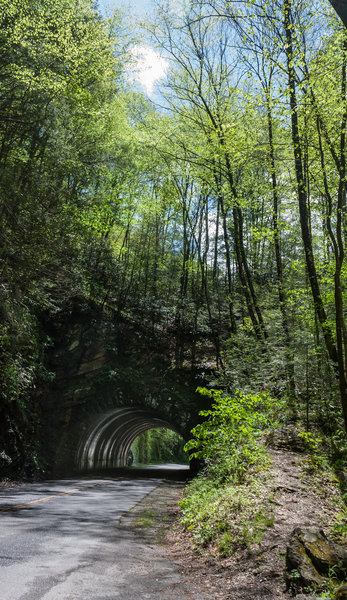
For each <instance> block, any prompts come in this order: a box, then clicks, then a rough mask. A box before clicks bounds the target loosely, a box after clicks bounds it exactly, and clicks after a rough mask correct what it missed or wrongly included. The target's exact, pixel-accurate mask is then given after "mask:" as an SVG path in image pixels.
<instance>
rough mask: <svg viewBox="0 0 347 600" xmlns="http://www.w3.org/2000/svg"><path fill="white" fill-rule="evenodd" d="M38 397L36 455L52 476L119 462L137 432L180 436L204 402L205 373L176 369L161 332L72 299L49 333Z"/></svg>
mask: <svg viewBox="0 0 347 600" xmlns="http://www.w3.org/2000/svg"><path fill="white" fill-rule="evenodd" d="M51 336H52V339H53V340H54V345H53V348H52V351H51V355H50V360H49V369H50V371H51V372H53V373H54V379H53V381H52V383H51V384H50V385H49V386H47V389H46V391H45V393H44V394H43V395H42V401H41V422H42V432H41V440H40V442H41V454H42V456H43V457H44V459H45V461H46V464H47V467H48V469H49V470H50V472H51V473H52V474H54V475H64V476H65V475H69V474H72V473H73V472H81V471H88V470H89V471H91V470H93V469H94V470H97V469H108V468H113V467H116V466H122V465H124V464H125V460H126V456H127V451H128V449H130V446H131V444H132V442H133V441H134V439H136V437H137V436H138V435H139V434H140V433H142V432H144V431H146V430H147V429H152V428H156V427H166V428H168V429H171V430H173V431H176V433H178V434H179V435H180V436H181V437H182V438H183V439H184V440H188V439H189V438H190V437H191V434H190V432H191V429H192V428H193V427H195V426H196V424H197V423H199V422H200V421H201V417H200V416H199V411H200V410H202V409H206V408H208V407H209V405H210V401H209V399H208V398H207V397H205V396H201V395H200V394H198V393H197V392H196V388H197V387H198V386H202V387H203V386H204V384H205V375H206V371H205V368H204V369H201V370H200V369H198V368H197V367H196V368H192V366H190V365H189V364H185V365H181V366H179V367H177V366H176V365H175V364H174V358H173V355H172V352H173V350H172V349H173V348H174V345H173V344H172V339H171V338H170V337H169V336H166V335H165V336H164V335H163V332H161V331H159V332H156V331H152V330H151V329H148V327H146V326H145V325H144V324H139V323H132V322H130V321H129V320H127V319H125V318H123V317H121V316H120V315H118V314H114V313H113V312H111V311H105V310H103V309H100V307H98V306H95V305H94V304H92V303H91V305H90V306H89V305H87V306H86V305H83V306H79V305H78V304H77V305H76V307H75V309H74V310H73V311H72V312H71V314H70V315H69V318H68V319H66V317H64V320H63V321H62V323H61V324H57V326H56V330H55V331H52V332H51Z"/></svg>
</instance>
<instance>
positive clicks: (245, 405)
mask: <svg viewBox="0 0 347 600" xmlns="http://www.w3.org/2000/svg"><path fill="white" fill-rule="evenodd" d="M198 391H199V392H200V394H202V395H204V396H210V397H211V398H213V404H212V407H211V409H210V410H204V411H201V412H200V413H199V414H200V415H201V416H203V417H208V419H207V420H206V421H204V422H203V423H200V424H199V425H197V426H196V427H194V429H192V434H193V435H194V438H193V439H191V440H189V441H188V442H187V444H186V445H185V450H186V451H188V452H189V453H190V458H196V459H200V460H203V461H204V462H205V464H206V466H207V469H208V474H209V476H210V477H211V478H213V479H215V480H216V481H217V482H218V483H221V482H223V481H225V480H229V479H230V478H231V479H233V480H234V481H235V482H241V481H242V480H243V478H244V476H245V474H246V473H247V472H249V471H250V470H251V469H252V468H253V469H254V468H256V467H257V465H259V464H260V463H263V462H264V460H265V454H264V450H263V447H262V446H261V444H259V436H260V435H261V433H262V431H263V430H264V429H266V428H267V427H269V426H270V424H271V423H272V422H273V418H274V416H275V415H276V412H277V411H278V408H279V402H278V401H277V400H274V399H273V398H271V397H270V396H269V395H268V394H267V393H260V394H256V395H253V396H251V395H245V394H242V393H241V392H238V391H236V393H235V395H234V396H233V397H231V396H226V395H225V394H224V392H223V391H222V390H207V389H205V388H198Z"/></svg>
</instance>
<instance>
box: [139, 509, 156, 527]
mask: <svg viewBox="0 0 347 600" xmlns="http://www.w3.org/2000/svg"><path fill="white" fill-rule="evenodd" d="M154 518H155V514H154V511H153V510H152V509H151V508H148V509H146V510H145V511H144V512H143V513H142V514H141V515H140V516H139V517H138V518H137V519H136V521H135V522H134V526H135V527H139V528H141V529H148V528H149V527H152V526H153V524H154Z"/></svg>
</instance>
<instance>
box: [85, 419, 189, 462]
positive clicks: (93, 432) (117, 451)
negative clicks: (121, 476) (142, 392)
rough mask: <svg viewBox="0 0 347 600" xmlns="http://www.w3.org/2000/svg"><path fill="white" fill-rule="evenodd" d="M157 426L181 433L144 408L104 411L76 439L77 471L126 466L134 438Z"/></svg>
mask: <svg viewBox="0 0 347 600" xmlns="http://www.w3.org/2000/svg"><path fill="white" fill-rule="evenodd" d="M159 427H166V428H167V429H171V430H173V431H176V433H178V434H179V435H181V433H180V432H179V431H178V429H177V428H176V427H175V426H174V425H172V424H171V423H169V422H168V421H167V420H165V419H163V418H161V417H158V416H156V415H155V414H154V413H153V412H152V411H151V410H148V409H144V408H143V407H127V408H117V409H114V410H110V411H108V412H106V413H104V414H103V415H101V416H99V417H98V418H97V419H96V420H95V421H94V423H93V424H92V425H91V426H90V427H89V429H88V430H87V431H86V432H85V433H83V434H82V436H81V438H80V440H79V443H78V446H77V451H76V457H75V468H76V470H78V471H95V470H103V469H112V468H117V467H125V466H126V464H127V457H128V453H129V451H130V448H131V445H132V443H133V442H134V440H135V439H136V438H137V437H138V436H139V435H140V434H141V433H143V432H144V431H147V430H148V429H154V428H159Z"/></svg>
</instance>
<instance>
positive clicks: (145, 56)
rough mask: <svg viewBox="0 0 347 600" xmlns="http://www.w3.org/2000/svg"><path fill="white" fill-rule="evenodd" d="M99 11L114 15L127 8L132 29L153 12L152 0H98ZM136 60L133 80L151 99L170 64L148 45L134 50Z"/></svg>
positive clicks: (127, 16)
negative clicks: (138, 20)
mask: <svg viewBox="0 0 347 600" xmlns="http://www.w3.org/2000/svg"><path fill="white" fill-rule="evenodd" d="M98 4H99V9H100V10H101V12H102V13H103V14H105V15H106V16H107V14H112V12H113V10H114V9H117V8H125V15H126V17H125V21H127V19H129V23H127V24H129V25H130V27H131V26H132V24H135V21H136V18H137V17H141V18H144V17H145V16H146V14H148V15H150V13H151V12H153V6H152V1H151V0H131V1H130V2H129V1H128V2H127V1H126V0H98ZM132 54H133V57H134V58H135V62H136V67H135V68H134V72H133V73H132V74H131V75H130V78H131V79H134V80H135V81H137V83H139V84H140V86H141V89H142V91H144V92H145V93H146V94H147V95H148V96H149V97H150V98H152V99H153V98H154V97H155V85H156V83H158V82H160V80H162V79H164V78H165V75H166V73H167V69H168V63H167V61H166V60H165V59H163V58H162V57H161V56H160V54H159V53H158V52H157V51H155V50H154V49H153V48H151V47H150V46H149V45H148V44H147V43H145V42H144V43H141V44H139V45H137V46H135V47H134V48H133V50H132Z"/></svg>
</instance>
